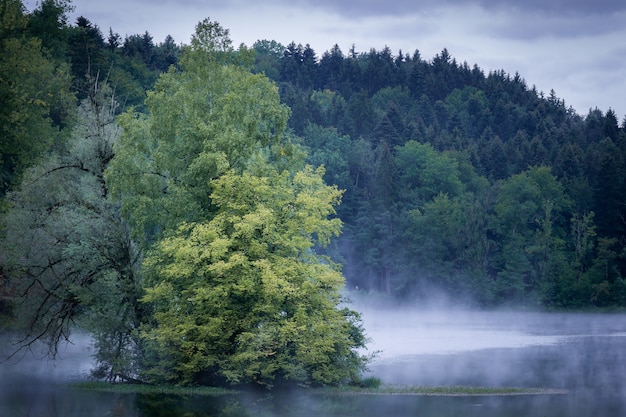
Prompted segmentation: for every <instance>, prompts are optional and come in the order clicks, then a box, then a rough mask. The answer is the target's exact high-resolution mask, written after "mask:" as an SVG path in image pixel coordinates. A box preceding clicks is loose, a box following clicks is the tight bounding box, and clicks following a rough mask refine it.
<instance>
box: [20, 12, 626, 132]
mask: <svg viewBox="0 0 626 417" xmlns="http://www.w3.org/2000/svg"><path fill="white" fill-rule="evenodd" d="M24 3H25V5H26V6H27V8H28V9H29V10H32V8H33V7H35V5H36V4H37V1H36V0H25V2H24ZM72 4H73V5H74V7H75V10H74V12H72V14H71V15H70V23H72V24H74V23H75V20H76V17H78V16H81V15H82V16H84V17H86V18H87V19H89V20H90V21H91V22H92V23H94V24H96V25H98V27H99V28H100V29H101V31H102V32H103V34H104V35H105V37H106V35H107V34H108V32H109V28H111V29H112V30H113V31H114V32H117V33H119V34H120V35H122V37H124V36H127V35H133V34H143V33H144V32H146V31H148V32H149V33H150V34H151V35H152V36H153V39H154V42H155V43H156V44H158V43H160V42H162V41H163V40H164V39H165V36H167V35H171V36H172V37H173V38H174V40H175V41H176V43H179V44H180V43H185V44H188V43H189V40H190V38H191V34H192V33H193V32H194V30H195V26H196V24H197V23H198V22H200V21H201V20H203V19H204V18H207V17H208V18H210V19H211V20H213V21H217V22H219V23H220V25H222V27H224V28H227V29H229V30H230V37H231V39H232V40H233V43H234V45H235V46H238V45H239V44H241V43H244V44H246V45H247V46H252V44H253V43H254V42H255V41H257V40H262V39H267V40H275V41H277V42H280V43H281V44H283V45H285V46H287V45H288V44H289V43H291V42H295V43H296V44H298V43H300V44H302V45H306V44H310V46H311V47H312V48H313V49H314V50H315V52H316V53H317V56H318V57H321V56H322V54H323V53H324V52H325V51H328V50H330V49H331V48H332V47H333V46H334V45H335V44H337V45H338V46H339V47H340V48H341V50H342V51H343V52H344V53H345V54H347V53H348V51H349V50H350V48H351V47H352V45H354V46H355V50H356V51H357V52H367V51H369V50H370V49H371V48H375V49H377V50H381V49H382V48H384V47H385V46H388V47H389V48H390V49H391V51H392V52H393V53H394V55H396V54H398V52H399V51H400V50H401V51H402V52H403V53H404V54H406V53H409V54H411V55H412V54H413V52H414V51H415V50H419V52H420V55H421V57H422V58H423V59H426V60H431V59H432V58H433V57H434V56H435V55H436V54H438V53H440V52H441V51H442V50H443V49H444V48H447V50H448V52H449V53H450V55H451V56H452V57H453V58H455V59H456V60H457V62H459V63H463V62H467V63H468V64H469V65H470V66H473V65H474V64H477V65H478V66H479V67H480V68H481V69H482V70H483V71H485V73H488V72H489V71H491V70H504V71H506V72H507V73H509V74H511V75H514V74H515V73H516V72H518V73H519V74H520V75H521V76H522V77H523V78H524V79H525V80H526V83H527V85H528V86H529V87H532V86H533V85H534V86H536V88H537V89H538V90H539V91H543V92H544V93H545V94H546V95H548V94H549V92H550V91H551V90H554V91H555V93H556V95H557V96H558V97H559V98H561V99H563V100H564V101H565V105H566V106H568V107H569V106H572V107H573V108H574V109H575V110H576V112H577V113H579V114H581V115H583V116H584V115H586V114H587V113H588V112H589V110H590V109H595V108H598V109H600V110H602V111H603V112H606V111H607V110H608V109H609V108H611V109H613V110H614V111H615V113H616V114H617V118H618V121H620V122H621V121H622V120H624V117H625V116H626V1H624V0H384V1H380V0H346V1H342V0H263V1H258V0H107V1H98V0H73V1H72Z"/></svg>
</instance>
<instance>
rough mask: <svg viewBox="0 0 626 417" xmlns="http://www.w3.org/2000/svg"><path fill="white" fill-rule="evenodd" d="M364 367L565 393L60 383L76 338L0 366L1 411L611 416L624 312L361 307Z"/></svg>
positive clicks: (82, 367)
mask: <svg viewBox="0 0 626 417" xmlns="http://www.w3.org/2000/svg"><path fill="white" fill-rule="evenodd" d="M364 320H365V326H366V329H367V331H368V334H369V335H370V336H371V337H372V339H373V343H372V349H373V350H382V352H381V354H380V355H379V356H378V358H377V359H376V360H375V361H374V362H373V363H372V365H371V367H370V368H371V371H372V373H373V374H375V375H376V376H378V377H380V378H381V379H382V380H383V382H385V383H389V384H397V385H475V386H493V387H504V386H515V387H536V388H537V387H545V388H558V389H565V390H567V391H568V394H565V395H526V396H502V397H497V396H496V397H436V396H433V397H428V396H402V395H371V396H347V395H311V394H307V393H302V392H299V393H292V394H289V395H288V394H276V393H274V394H272V395H271V396H270V395H266V394H264V395H261V394H254V395H253V394H242V395H237V396H221V397H193V396H191V397H186V396H174V395H135V394H112V393H98V392H89V391H79V390H75V389H70V388H68V387H67V385H66V383H67V381H70V380H76V379H83V378H85V375H86V373H87V371H88V368H89V350H88V349H87V344H86V342H87V340H86V339H85V338H82V339H81V338H79V340H78V341H77V342H78V343H77V344H76V345H71V346H68V347H67V349H66V350H65V351H62V352H61V360H60V361H58V362H49V361H42V360H36V357H37V355H35V358H28V357H27V358H25V359H24V360H23V361H21V362H20V363H18V364H2V365H0V417H11V416H151V417H152V416H168V417H169V416H181V417H182V416H186V417H190V416H277V417H278V416H281V417H287V416H299V417H301V416H309V415H310V416H364V417H368V416H377V417H378V416H381V415H393V416H417V415H419V416H426V417H428V416H458V415H463V416H531V415H546V416H567V417H572V416H573V417H576V416H591V415H593V416H619V415H626V381H624V375H626V315H623V314H607V315H583V314H539V313H515V312H507V313H493V312H492V313H484V312H482V313H477V312H453V313H446V314H442V313H433V312H415V311H414V312H406V311H405V312H402V313H400V312H398V313H389V312H381V311H365V313H364Z"/></svg>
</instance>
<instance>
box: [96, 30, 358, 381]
mask: <svg viewBox="0 0 626 417" xmlns="http://www.w3.org/2000/svg"><path fill="white" fill-rule="evenodd" d="M250 66H251V57H250V53H249V51H248V50H247V49H245V48H241V49H240V50H238V51H235V50H234V49H233V48H232V46H231V42H230V38H229V37H228V31H227V30H225V29H223V28H222V27H221V26H220V25H219V24H218V23H215V22H211V21H210V20H208V19H207V20H204V21H203V22H201V23H200V24H198V26H197V27H196V34H195V35H194V36H193V37H192V42H191V46H189V47H186V48H185V49H184V50H183V53H182V56H181V59H180V69H181V70H180V71H174V70H170V71H169V72H168V73H167V74H164V75H162V76H161V78H160V79H159V80H158V82H157V84H156V86H155V90H154V91H152V92H150V93H149V94H148V98H147V99H146V105H147V107H148V109H149V112H148V114H146V115H139V114H136V113H134V112H127V113H125V114H124V115H122V116H121V117H120V124H121V126H122V128H123V134H122V136H121V138H120V141H119V146H118V147H117V148H116V156H115V158H114V159H113V161H112V162H111V165H110V166H109V169H108V170H107V173H106V178H107V184H110V186H111V189H112V192H113V195H115V196H116V197H117V198H118V199H119V200H120V201H121V205H122V212H123V214H124V217H125V218H126V219H127V221H128V224H129V225H130V227H131V231H132V232H133V236H134V238H135V239H136V241H137V242H138V244H139V246H140V247H141V248H143V249H144V250H146V251H147V256H146V263H145V267H146V269H145V274H146V275H145V282H144V287H145V291H146V296H145V297H144V298H143V302H144V303H145V305H146V308H149V309H150V310H151V311H154V316H153V320H152V322H150V323H149V324H148V325H147V326H146V327H145V329H144V332H143V340H144V341H145V342H146V355H147V356H146V358H147V359H146V360H147V367H146V369H145V373H144V375H145V377H146V378H149V379H151V380H161V381H162V380H165V381H169V382H177V383H183V384H197V383H212V384H215V383H230V384H236V383H248V384H260V385H264V386H271V385H272V384H274V383H278V382H281V381H289V382H293V383H300V384H313V383H315V384H338V383H342V382H346V381H349V380H352V379H356V378H357V377H358V373H359V371H360V370H361V369H362V366H363V364H364V359H363V358H362V357H361V356H359V355H358V354H357V352H356V349H357V348H359V347H361V346H362V345H363V344H364V339H363V334H362V330H361V329H360V324H359V318H358V316H357V315H356V313H354V312H352V311H350V310H345V309H339V308H338V304H339V302H340V300H341V299H340V297H339V290H340V288H341V286H342V285H343V276H342V275H341V273H340V272H339V269H338V266H337V265H335V264H334V263H332V262H331V261H330V260H329V259H328V258H323V257H320V256H318V255H316V252H315V247H316V245H325V244H327V243H328V241H329V239H330V238H331V237H332V236H333V235H336V234H337V233H338V232H339V228H340V221H339V220H338V219H328V218H327V217H329V216H332V215H334V208H333V206H334V205H335V204H337V203H338V202H339V197H340V195H341V193H340V192H339V191H338V190H337V189H336V188H335V187H328V186H326V185H325V184H324V183H323V181H322V175H323V170H318V171H312V169H311V168H303V158H304V157H303V154H302V152H301V151H299V150H298V148H297V147H295V146H294V145H292V144H291V138H290V136H289V135H287V134H286V133H285V129H286V124H287V118H288V115H289V109H288V108H287V107H285V106H284V105H282V104H281V103H280V98H279V96H278V89H277V88H276V86H275V85H274V84H273V83H271V82H270V81H269V80H268V79H267V78H266V77H265V76H263V75H262V74H252V73H251V72H250V71H249V68H250Z"/></svg>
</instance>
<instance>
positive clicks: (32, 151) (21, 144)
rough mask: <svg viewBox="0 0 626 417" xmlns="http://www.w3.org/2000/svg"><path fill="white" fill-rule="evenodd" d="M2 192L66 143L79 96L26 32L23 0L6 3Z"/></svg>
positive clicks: (1, 40) (0, 45) (1, 34)
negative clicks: (64, 130) (63, 132)
mask: <svg viewBox="0 0 626 417" xmlns="http://www.w3.org/2000/svg"><path fill="white" fill-rule="evenodd" d="M0 8H1V10H0V13H1V15H0V19H1V20H0V21H1V22H2V24H1V25H0V26H1V27H0V196H1V195H3V194H4V193H5V192H6V191H7V190H8V189H10V187H11V186H12V185H13V184H15V183H18V182H19V177H20V175H21V173H22V171H23V170H24V169H25V168H26V167H28V166H29V165H31V164H33V163H34V162H35V161H36V159H37V158H38V157H39V156H40V155H41V153H42V152H45V151H47V150H49V149H50V148H51V147H52V146H53V145H58V144H59V142H60V137H59V128H60V127H64V126H65V123H67V118H68V117H67V116H68V114H69V111H70V110H69V109H70V108H71V107H72V106H73V105H74V100H73V97H72V95H71V94H70V92H69V89H70V83H69V81H70V77H69V76H68V69H67V67H66V66H64V65H57V64H55V63H53V62H52V61H50V60H49V59H47V58H46V56H45V53H44V51H43V50H42V43H41V40H40V39H38V38H34V37H28V36H25V35H24V33H25V30H26V25H27V22H28V19H27V16H26V15H25V14H24V10H23V6H22V4H21V2H19V1H12V0H10V1H4V2H3V3H2V5H1V6H0Z"/></svg>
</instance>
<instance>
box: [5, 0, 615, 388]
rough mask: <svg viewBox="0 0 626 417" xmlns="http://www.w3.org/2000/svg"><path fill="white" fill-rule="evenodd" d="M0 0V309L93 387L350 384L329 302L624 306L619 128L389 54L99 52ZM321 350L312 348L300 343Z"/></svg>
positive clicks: (131, 45)
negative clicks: (66, 349) (72, 341)
mask: <svg viewBox="0 0 626 417" xmlns="http://www.w3.org/2000/svg"><path fill="white" fill-rule="evenodd" d="M68 7H71V5H70V3H69V2H66V1H61V0H44V1H42V2H41V4H39V5H38V6H37V8H36V9H35V10H33V11H32V12H30V13H29V12H27V11H26V10H25V8H24V6H23V4H22V2H21V1H20V0H0V21H1V25H0V135H1V136H0V195H1V199H2V200H1V202H0V215H1V217H2V218H1V222H0V223H1V225H2V226H1V228H0V234H1V235H0V237H1V239H2V244H1V245H0V246H1V248H0V267H1V269H0V280H1V281H0V282H1V286H0V296H1V297H2V298H1V299H0V313H1V315H2V317H5V318H6V319H3V320H2V323H3V326H6V327H7V328H13V329H15V330H16V331H17V332H18V333H20V334H21V335H22V337H21V339H20V340H21V342H20V343H21V346H22V347H24V348H28V347H29V346H30V345H31V344H33V343H35V342H36V341H42V340H43V341H45V342H47V344H48V346H49V349H50V353H51V354H54V353H55V352H56V348H57V346H58V343H59V342H60V341H62V340H63V339H64V338H66V337H68V336H69V333H70V330H71V329H72V328H73V327H75V326H80V327H83V328H86V329H88V330H89V331H90V332H91V333H93V334H94V335H95V336H94V337H95V343H96V355H95V359H96V361H97V367H96V369H94V375H95V376H98V377H100V378H105V379H109V380H117V379H121V380H127V381H132V380H142V381H152V382H167V383H184V384H198V383H201V384H239V383H253V384H260V385H263V386H272V385H274V384H279V383H282V382H289V381H296V382H297V383H299V384H313V385H315V384H321V385H328V384H330V385H335V384H341V383H346V382H358V379H359V371H360V370H362V369H363V367H364V366H365V364H366V362H367V358H366V357H363V356H360V354H359V353H358V349H359V348H361V347H363V346H364V345H365V338H364V335H363V330H362V328H361V324H360V318H359V316H358V314H357V313H356V312H354V311H351V310H349V309H348V308H344V307H343V305H344V304H343V294H344V290H343V288H344V284H345V287H347V288H348V290H350V291H351V292H353V293H359V292H363V293H370V294H379V295H381V296H382V297H384V298H387V299H392V300H401V301H402V302H404V303H407V304H410V305H420V304H423V303H427V302H428V301H429V299H431V298H432V297H435V296H437V297H439V296H441V295H444V296H445V297H447V298H448V300H450V301H451V302H453V303H454V302H458V303H462V304H464V305H467V304H470V305H474V306H480V307H499V306H509V305H513V306H518V307H529V308H550V309H552V308H554V309H592V308H623V307H624V306H626V280H625V279H626V249H625V248H626V245H625V244H626V118H624V119H622V121H621V122H620V121H619V120H618V117H619V116H618V115H617V114H615V112H614V111H613V110H611V109H608V110H607V111H603V110H600V109H597V108H596V109H590V110H589V112H588V113H587V114H582V115H581V114H577V113H576V112H575V111H574V110H573V109H572V108H570V107H568V106H567V105H566V103H565V100H564V99H562V98H559V97H557V96H556V94H555V92H554V91H551V92H549V93H544V92H542V91H537V90H536V89H535V88H534V87H533V86H529V85H528V84H527V83H526V81H525V80H524V78H523V74H517V73H516V74H508V73H505V72H503V71H500V70H493V69H492V70H488V71H486V70H484V69H481V68H480V67H479V66H478V65H475V64H474V65H471V66H470V64H468V63H465V62H463V63H459V62H457V61H456V60H455V58H454V57H452V56H451V55H450V54H449V52H448V51H447V50H446V49H445V48H444V47H443V46H442V51H441V52H440V53H439V54H437V55H436V56H434V57H422V56H421V55H420V52H419V49H418V47H419V45H416V49H415V51H413V52H412V53H406V52H402V51H398V52H397V53H394V52H392V51H391V50H390V49H389V48H384V49H383V50H380V51H378V50H375V49H371V50H369V51H366V52H362V51H356V50H354V48H352V49H351V50H349V51H342V50H341V49H340V48H339V47H338V46H336V45H335V46H334V47H332V48H330V49H329V50H328V51H324V52H321V53H320V52H318V51H314V50H313V49H312V48H311V47H310V46H308V45H306V46H302V45H301V44H298V45H296V44H295V43H291V44H289V45H286V46H285V45H282V44H280V43H277V42H275V41H270V40H260V41H257V42H256V43H254V44H253V45H251V46H246V45H240V46H239V47H238V48H234V47H233V46H232V42H231V41H230V38H229V34H228V31H227V30H226V29H224V28H222V27H221V26H220V25H219V24H218V23H216V22H212V21H210V20H208V19H207V20H204V21H202V22H200V23H199V24H198V26H197V28H196V33H195V35H194V36H193V37H192V39H191V42H190V44H188V45H187V44H182V43H177V42H176V41H175V40H174V39H172V38H171V37H169V36H168V37H167V38H166V39H164V40H163V41H162V42H155V41H154V39H153V38H152V36H151V35H150V34H149V32H148V31H145V32H143V34H138V35H132V36H127V37H125V38H122V37H121V36H120V35H119V34H117V33H115V32H114V30H113V29H110V30H109V32H108V33H103V32H102V31H101V30H100V28H99V27H98V25H97V22H91V21H90V20H89V19H87V18H86V17H79V18H78V19H77V20H76V21H75V22H69V21H68V19H67V12H68V10H69V9H68ZM322 336H323V337H322Z"/></svg>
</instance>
